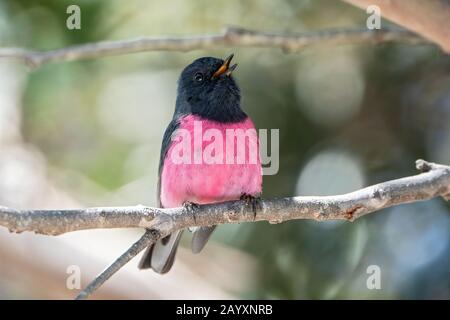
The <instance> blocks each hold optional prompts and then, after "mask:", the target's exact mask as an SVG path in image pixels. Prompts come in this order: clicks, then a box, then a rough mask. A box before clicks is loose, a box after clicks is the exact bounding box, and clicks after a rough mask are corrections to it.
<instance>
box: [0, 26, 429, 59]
mask: <svg viewBox="0 0 450 320" xmlns="http://www.w3.org/2000/svg"><path fill="white" fill-rule="evenodd" d="M392 41H400V42H405V43H410V44H424V43H425V44H429V42H428V41H427V40H425V39H423V38H421V37H419V36H417V35H415V34H413V33H410V32H408V31H404V30H377V31H371V30H367V29H361V30H344V29H338V30H325V31H318V32H310V33H303V34H286V33H267V32H258V31H251V30H246V29H242V28H238V27H228V28H226V29H225V31H224V32H223V33H221V34H216V35H200V36H190V37H179V38H176V37H173V38H170V37H164V38H150V37H144V38H138V39H131V40H119V41H103V42H98V43H87V44H83V45H77V46H71V47H67V48H61V49H56V50H49V51H35V50H29V49H23V48H0V58H2V57H3V58H16V59H20V60H22V61H24V62H25V63H27V64H28V65H30V66H31V67H34V68H37V67H40V66H41V65H43V64H46V63H51V62H63V61H73V60H81V59H87V58H97V57H105V56H111V55H121V54H128V53H136V52H145V51H191V50H198V49H216V48H217V47H264V48H281V49H283V50H284V51H287V52H296V51H299V50H301V49H304V48H306V47H308V46H312V45H317V44H331V45H337V44H358V43H368V42H369V43H382V42H392Z"/></svg>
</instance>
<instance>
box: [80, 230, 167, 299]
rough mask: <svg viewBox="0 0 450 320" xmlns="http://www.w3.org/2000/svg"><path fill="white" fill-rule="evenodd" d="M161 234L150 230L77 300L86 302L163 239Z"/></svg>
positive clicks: (103, 272)
mask: <svg viewBox="0 0 450 320" xmlns="http://www.w3.org/2000/svg"><path fill="white" fill-rule="evenodd" d="M163 236H164V234H161V233H159V232H157V231H155V230H148V231H146V232H145V233H144V235H143V236H142V237H141V238H140V239H139V240H138V241H136V242H135V243H134V244H133V245H132V246H131V247H130V248H129V249H128V250H127V251H126V252H125V253H123V254H122V255H121V256H120V257H119V258H117V260H116V261H114V262H113V263H112V264H111V265H110V266H109V267H108V268H106V269H105V270H104V271H102V272H101V273H100V274H99V275H98V276H97V277H95V279H94V280H93V281H92V282H91V283H89V285H88V286H86V288H84V289H83V291H81V292H80V293H79V294H78V296H77V297H76V298H75V299H76V300H84V299H86V298H88V297H89V296H90V295H91V294H92V293H93V292H94V291H95V290H97V289H98V288H100V286H101V285H102V284H103V283H105V281H106V280H108V279H109V278H110V277H111V276H112V275H113V274H115V273H116V272H117V271H119V270H120V269H121V268H122V267H123V266H124V265H126V264H127V263H128V262H129V261H130V260H131V259H133V258H134V257H135V256H136V255H138V254H139V252H141V251H142V250H144V249H145V248H147V247H148V246H149V245H151V244H152V243H154V242H156V241H157V240H158V239H160V238H161V237H163Z"/></svg>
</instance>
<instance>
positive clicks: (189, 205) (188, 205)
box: [183, 201, 200, 223]
mask: <svg viewBox="0 0 450 320" xmlns="http://www.w3.org/2000/svg"><path fill="white" fill-rule="evenodd" d="M199 207H200V205H199V204H198V203H195V202H191V201H185V202H183V208H184V209H185V210H186V211H187V212H188V213H190V214H192V216H193V217H194V222H195V223H197V221H196V217H195V210H196V209H198V208H199Z"/></svg>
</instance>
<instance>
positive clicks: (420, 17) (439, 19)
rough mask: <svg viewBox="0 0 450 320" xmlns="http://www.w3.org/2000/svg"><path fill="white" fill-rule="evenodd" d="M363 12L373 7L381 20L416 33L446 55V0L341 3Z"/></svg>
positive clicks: (449, 16)
mask: <svg viewBox="0 0 450 320" xmlns="http://www.w3.org/2000/svg"><path fill="white" fill-rule="evenodd" d="M344 1H346V2H348V3H350V4H352V5H355V6H357V7H360V8H362V9H364V10H365V9H366V8H367V7H368V6H370V5H376V6H378V7H379V8H380V9H381V16H383V17H385V18H387V19H389V20H392V21H393V22H395V23H397V24H399V25H401V26H402V27H405V28H406V29H409V30H412V31H414V32H417V33H418V34H420V35H421V36H423V37H424V38H426V39H429V40H430V41H432V42H434V43H436V44H438V45H439V46H440V47H441V49H442V50H443V51H445V52H446V53H450V2H449V1H448V0H427V1H423V0H407V1H405V0H344Z"/></svg>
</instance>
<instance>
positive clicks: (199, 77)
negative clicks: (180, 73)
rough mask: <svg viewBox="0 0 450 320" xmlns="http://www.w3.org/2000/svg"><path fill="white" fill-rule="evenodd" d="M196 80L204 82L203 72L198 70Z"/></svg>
mask: <svg viewBox="0 0 450 320" xmlns="http://www.w3.org/2000/svg"><path fill="white" fill-rule="evenodd" d="M194 80H195V81H197V82H202V81H203V74H201V73H200V72H197V73H196V74H195V76H194Z"/></svg>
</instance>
